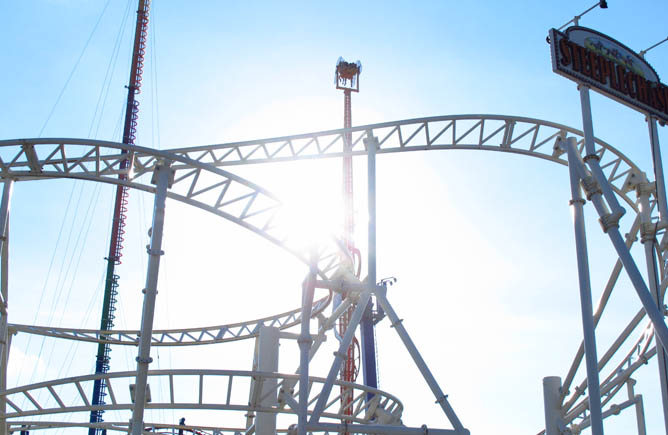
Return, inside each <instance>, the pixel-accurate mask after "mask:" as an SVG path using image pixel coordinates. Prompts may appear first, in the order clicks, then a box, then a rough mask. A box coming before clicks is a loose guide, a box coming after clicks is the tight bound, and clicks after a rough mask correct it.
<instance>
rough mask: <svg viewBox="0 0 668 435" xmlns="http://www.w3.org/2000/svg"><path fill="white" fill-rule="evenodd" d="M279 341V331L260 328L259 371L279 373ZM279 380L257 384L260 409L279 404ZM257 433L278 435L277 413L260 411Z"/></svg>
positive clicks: (274, 379)
mask: <svg viewBox="0 0 668 435" xmlns="http://www.w3.org/2000/svg"><path fill="white" fill-rule="evenodd" d="M278 339H279V329H278V328H274V327H271V326H260V334H259V336H258V339H257V340H258V351H257V359H258V370H259V371H260V372H266V373H278ZM277 385H278V380H277V379H276V378H274V377H271V378H266V379H264V380H263V381H262V382H258V383H257V384H256V388H259V403H258V406H259V407H260V409H268V408H275V407H276V404H277V388H276V387H277ZM255 433H257V435H275V434H276V413H275V412H265V411H258V413H257V418H256V419H255Z"/></svg>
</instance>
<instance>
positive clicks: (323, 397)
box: [309, 289, 371, 425]
mask: <svg viewBox="0 0 668 435" xmlns="http://www.w3.org/2000/svg"><path fill="white" fill-rule="evenodd" d="M369 299H371V289H368V290H365V291H364V292H363V293H362V294H361V295H360V299H359V301H357V306H356V307H355V311H354V312H353V315H352V317H351V318H350V323H349V324H348V329H346V333H345V335H344V336H343V338H342V339H341V342H340V344H339V349H338V350H337V351H336V352H334V362H333V363H332V366H331V367H330V368H329V373H328V374H327V379H326V380H325V384H324V385H323V386H322V390H321V391H320V396H319V397H318V401H317V402H316V404H315V408H313V413H312V414H311V419H310V420H309V425H312V424H315V423H317V422H318V419H320V415H321V414H322V411H323V410H324V409H325V405H326V404H327V399H329V393H331V391H332V386H333V385H334V380H335V379H336V375H337V373H339V369H340V368H341V363H342V362H343V360H344V359H345V358H346V350H347V349H348V346H350V343H351V342H352V341H353V336H354V335H355V330H356V329H357V326H358V325H359V323H360V320H361V319H362V314H364V309H365V308H366V305H367V304H368V303H369Z"/></svg>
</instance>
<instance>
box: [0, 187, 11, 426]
mask: <svg viewBox="0 0 668 435" xmlns="http://www.w3.org/2000/svg"><path fill="white" fill-rule="evenodd" d="M13 185H14V181H13V180H7V181H5V187H4V190H3V193H2V205H1V206H0V210H1V211H0V212H1V213H2V216H3V217H4V219H3V222H2V223H0V229H1V230H2V233H1V234H0V240H1V243H2V247H1V248H0V252H1V253H2V258H0V295H2V312H1V313H0V391H4V390H6V389H7V364H8V362H9V341H10V337H9V334H8V330H7V315H8V314H9V309H8V308H9V307H8V305H7V303H8V301H9V275H8V274H9V208H10V207H9V206H10V200H11V194H12V187H13ZM6 410H7V401H6V398H5V396H2V397H1V398H0V415H4V414H5V412H6ZM6 434H7V420H6V419H5V418H0V435H6Z"/></svg>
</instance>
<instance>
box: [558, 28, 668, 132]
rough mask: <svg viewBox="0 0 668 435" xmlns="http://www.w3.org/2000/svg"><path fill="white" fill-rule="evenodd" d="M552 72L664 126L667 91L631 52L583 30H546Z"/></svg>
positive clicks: (597, 34)
mask: <svg viewBox="0 0 668 435" xmlns="http://www.w3.org/2000/svg"><path fill="white" fill-rule="evenodd" d="M550 45H551V48H552V70H553V71H554V72H556V73H557V74H560V75H562V76H564V77H567V78H569V79H571V80H574V81H576V82H578V83H585V84H588V85H590V86H591V87H592V88H593V89H595V90H597V91H599V92H600V93H602V94H604V95H607V96H609V97H611V98H613V99H615V100H617V101H619V102H621V103H623V104H626V105H627V106H630V107H632V108H634V109H636V110H639V111H641V112H643V113H647V114H650V115H653V116H655V117H656V118H657V119H658V120H659V121H660V122H661V123H666V122H668V87H666V85H664V84H663V83H661V82H660V81H659V76H658V75H657V74H656V72H655V71H654V69H653V68H652V67H651V66H650V65H649V64H648V63H647V62H646V61H645V60H644V59H643V58H642V57H640V56H639V55H638V54H636V53H635V52H634V51H633V50H631V49H629V48H627V47H626V46H624V45H623V44H621V43H619V42H617V41H615V40H614V39H612V38H609V37H608V36H606V35H603V34H601V33H598V32H596V31H594V30H591V29H587V28H584V27H577V26H574V27H569V28H568V29H566V33H561V32H560V31H558V30H556V29H552V30H550Z"/></svg>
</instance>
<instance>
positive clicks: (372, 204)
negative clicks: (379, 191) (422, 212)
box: [364, 131, 378, 388]
mask: <svg viewBox="0 0 668 435" xmlns="http://www.w3.org/2000/svg"><path fill="white" fill-rule="evenodd" d="M364 145H366V149H367V176H368V181H367V187H368V189H369V192H368V203H369V204H368V207H369V247H368V249H369V257H368V262H369V270H368V276H367V283H368V284H369V289H375V286H376V150H377V149H378V138H377V137H374V136H372V135H371V132H370V131H367V137H365V138H364ZM365 308H366V305H365ZM374 368H375V358H374ZM375 387H377V386H376V385H374V388H375Z"/></svg>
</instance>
